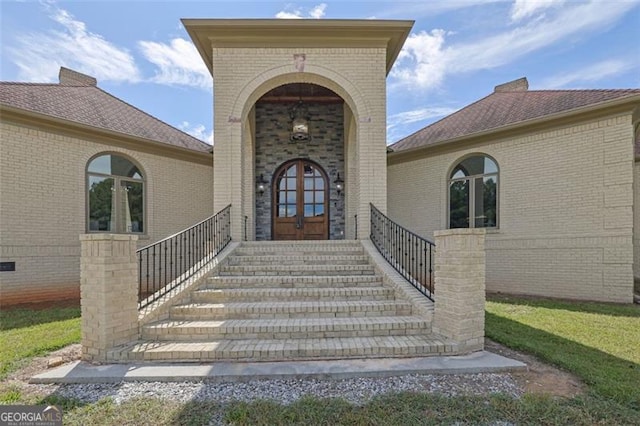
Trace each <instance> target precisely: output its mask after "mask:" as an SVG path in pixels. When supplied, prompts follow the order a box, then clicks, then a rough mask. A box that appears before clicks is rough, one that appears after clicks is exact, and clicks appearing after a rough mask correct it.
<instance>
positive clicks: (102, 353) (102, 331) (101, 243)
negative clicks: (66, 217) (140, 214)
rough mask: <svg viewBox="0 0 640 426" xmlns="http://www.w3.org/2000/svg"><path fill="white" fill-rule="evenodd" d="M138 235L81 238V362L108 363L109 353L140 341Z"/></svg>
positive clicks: (107, 235) (95, 235)
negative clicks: (118, 347) (132, 342)
mask: <svg viewBox="0 0 640 426" xmlns="http://www.w3.org/2000/svg"><path fill="white" fill-rule="evenodd" d="M137 240H138V237H137V236H136V235H116V234H85V235H80V241H81V245H82V255H81V260H80V300H81V306H82V359H84V360H86V361H94V362H104V361H107V351H108V350H109V349H111V348H113V347H115V346H118V345H121V344H124V343H127V342H130V341H132V340H136V339H137V338H138V265H137V262H136V241H137Z"/></svg>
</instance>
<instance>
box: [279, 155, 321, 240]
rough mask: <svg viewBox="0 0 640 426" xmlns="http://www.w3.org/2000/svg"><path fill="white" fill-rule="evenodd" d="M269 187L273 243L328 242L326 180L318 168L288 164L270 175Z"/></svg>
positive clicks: (298, 161) (300, 162) (306, 163)
mask: <svg viewBox="0 0 640 426" xmlns="http://www.w3.org/2000/svg"><path fill="white" fill-rule="evenodd" d="M271 187H272V188H273V191H272V198H271V199H272V207H271V211H272V214H273V216H272V222H271V223H272V234H271V235H273V239H274V240H326V239H328V238H329V179H328V177H327V173H326V172H325V171H324V170H323V169H322V167H320V165H318V164H316V163H315V162H313V161H311V160H306V159H296V160H291V161H288V162H286V163H284V164H283V165H282V166H280V167H279V168H278V170H277V171H276V173H275V174H274V178H273V182H272V185H271Z"/></svg>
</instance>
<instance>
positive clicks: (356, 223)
mask: <svg viewBox="0 0 640 426" xmlns="http://www.w3.org/2000/svg"><path fill="white" fill-rule="evenodd" d="M353 221H354V222H355V225H356V232H355V239H356V240H357V239H358V215H357V214H356V215H353Z"/></svg>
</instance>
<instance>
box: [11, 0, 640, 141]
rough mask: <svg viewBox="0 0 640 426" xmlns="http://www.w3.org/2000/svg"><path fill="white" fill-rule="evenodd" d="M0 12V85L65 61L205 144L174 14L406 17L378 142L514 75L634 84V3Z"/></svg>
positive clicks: (91, 4) (196, 60)
mask: <svg viewBox="0 0 640 426" xmlns="http://www.w3.org/2000/svg"><path fill="white" fill-rule="evenodd" d="M0 15H1V22H0V24H1V27H2V28H1V33H0V37H1V38H0V45H1V49H2V61H1V63H0V79H1V80H3V81H30V82H57V74H58V70H59V67H60V66H66V67H68V68H72V69H75V70H77V71H80V72H84V73H86V74H89V75H92V76H94V77H96V78H97V79H98V85H99V87H101V88H102V89H104V90H106V91H108V92H110V93H112V94H113V95H115V96H117V97H119V98H121V99H123V100H125V101H127V102H129V103H131V104H133V105H135V106H136V107H138V108H140V109H142V110H144V111H146V112H148V113H150V114H152V115H154V116H156V117H158V118H160V119H161V120H163V121H166V122H167V123H169V124H171V125H173V126H176V127H178V128H180V129H182V130H184V131H186V132H188V133H191V134H193V135H194V136H196V137H199V138H200V139H203V140H205V141H209V142H210V143H211V142H212V141H213V140H214V135H213V132H212V123H213V102H212V96H213V88H212V80H211V77H210V75H209V73H208V71H207V69H206V68H205V66H204V64H203V62H202V60H201V59H200V56H199V55H198V53H197V52H196V50H195V48H194V47H193V45H192V44H191V41H190V39H189V36H188V35H187V33H186V31H185V30H184V28H183V27H182V25H181V23H180V18H285V19H286V18H289V19H297V18H306V19H346V18H349V19H412V20H415V21H416V22H415V25H414V27H413V31H412V33H411V35H410V36H409V39H408V40H407V43H405V46H404V49H403V51H402V52H401V55H400V57H399V59H398V61H397V62H396V65H395V66H394V68H393V70H392V72H391V73H390V75H389V78H388V97H387V98H388V108H387V113H388V123H387V140H388V142H395V141H396V140H398V139H400V138H402V137H404V136H407V135H408V134H410V133H413V132H414V131H416V130H419V129H420V128H422V127H424V126H426V125H428V124H430V123H432V122H434V121H436V120H438V119H440V118H442V117H443V116H444V115H447V114H450V113H452V112H454V111H455V110H457V109H459V108H462V107H464V106H465V105H468V104H469V103H472V102H474V101H476V100H478V99H480V98H482V97H484V96H486V95H488V94H489V93H491V92H492V91H493V87H494V86H495V85H497V84H501V83H504V82H507V81H511V80H514V79H517V78H520V77H523V76H526V77H527V78H528V80H529V87H530V89H532V90H539V89H585V88H589V89H592V88H593V89H605V88H637V87H640V0H603V1H595V0H594V1H575V0H509V1H506V0H505V1H503V0H442V1H428V0H421V1H375V0H373V1H324V2H322V1H297V2H279V1H278V2H276V1H253V2H250V1H243V0H236V1H208V2H207V1H194V2H189V1H180V2H179V1H153V2H152V1H133V2H129V1H110V2H107V1H89V0H86V1H41V2H30V1H15V2H12V1H6V0H0Z"/></svg>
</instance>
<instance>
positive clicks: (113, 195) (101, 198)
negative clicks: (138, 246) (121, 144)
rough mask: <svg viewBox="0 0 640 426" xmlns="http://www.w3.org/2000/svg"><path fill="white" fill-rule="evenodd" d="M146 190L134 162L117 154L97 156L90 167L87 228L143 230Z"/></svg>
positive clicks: (133, 231) (99, 229)
mask: <svg viewBox="0 0 640 426" xmlns="http://www.w3.org/2000/svg"><path fill="white" fill-rule="evenodd" d="M144 191H145V189H144V177H143V175H142V172H141V171H140V169H139V168H138V166H136V165H135V164H133V162H131V161H130V160H128V159H127V158H125V157H122V156H120V155H115V154H103V155H100V156H98V157H95V158H94V159H93V160H91V161H90V162H89V164H88V166H87V192H88V194H87V230H88V231H89V232H112V233H135V234H142V233H144V232H145V231H146V229H145V220H144V204H145V201H144Z"/></svg>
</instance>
